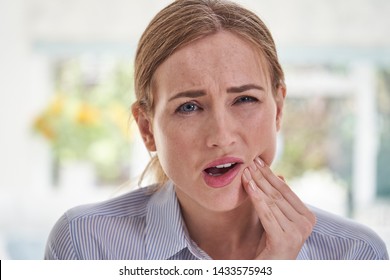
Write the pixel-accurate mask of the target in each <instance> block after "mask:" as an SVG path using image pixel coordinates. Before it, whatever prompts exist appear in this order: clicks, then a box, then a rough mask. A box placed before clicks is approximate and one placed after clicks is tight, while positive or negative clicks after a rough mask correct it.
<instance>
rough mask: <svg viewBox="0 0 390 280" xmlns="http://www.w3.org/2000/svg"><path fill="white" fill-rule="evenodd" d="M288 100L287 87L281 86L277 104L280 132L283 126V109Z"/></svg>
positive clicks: (277, 94) (278, 90)
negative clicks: (286, 99) (285, 101)
mask: <svg viewBox="0 0 390 280" xmlns="http://www.w3.org/2000/svg"><path fill="white" fill-rule="evenodd" d="M285 98H286V87H285V86H284V85H280V86H279V87H278V89H277V91H276V96H275V102H276V129H277V131H279V130H280V127H281V126H282V116H283V107H284V100H285Z"/></svg>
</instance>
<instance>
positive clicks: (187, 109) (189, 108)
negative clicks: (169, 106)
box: [176, 103, 200, 114]
mask: <svg viewBox="0 0 390 280" xmlns="http://www.w3.org/2000/svg"><path fill="white" fill-rule="evenodd" d="M199 109H200V108H199V106H198V105H196V104H194V103H184V104H183V105H181V106H179V108H177V110H176V111H177V112H179V113H184V114H188V113H191V112H194V111H197V110H199Z"/></svg>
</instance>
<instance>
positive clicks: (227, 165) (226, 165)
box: [216, 163, 233, 168]
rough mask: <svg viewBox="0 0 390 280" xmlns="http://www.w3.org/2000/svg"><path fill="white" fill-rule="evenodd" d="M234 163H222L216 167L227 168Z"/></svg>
mask: <svg viewBox="0 0 390 280" xmlns="http://www.w3.org/2000/svg"><path fill="white" fill-rule="evenodd" d="M232 165H233V163H226V164H220V165H217V166H216V168H227V167H230V166H232Z"/></svg>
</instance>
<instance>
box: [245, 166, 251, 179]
mask: <svg viewBox="0 0 390 280" xmlns="http://www.w3.org/2000/svg"><path fill="white" fill-rule="evenodd" d="M244 176H245V179H246V180H247V181H248V182H250V181H251V180H252V176H251V173H250V172H249V170H248V168H245V170H244Z"/></svg>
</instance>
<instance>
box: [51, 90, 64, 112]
mask: <svg viewBox="0 0 390 280" xmlns="http://www.w3.org/2000/svg"><path fill="white" fill-rule="evenodd" d="M64 106H65V97H64V96H63V95H62V94H56V96H55V97H54V100H53V101H52V102H51V103H50V104H49V106H48V108H47V112H48V113H49V114H50V115H54V116H59V115H61V114H62V112H63V110H64Z"/></svg>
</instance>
